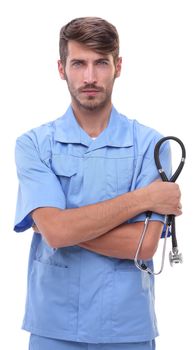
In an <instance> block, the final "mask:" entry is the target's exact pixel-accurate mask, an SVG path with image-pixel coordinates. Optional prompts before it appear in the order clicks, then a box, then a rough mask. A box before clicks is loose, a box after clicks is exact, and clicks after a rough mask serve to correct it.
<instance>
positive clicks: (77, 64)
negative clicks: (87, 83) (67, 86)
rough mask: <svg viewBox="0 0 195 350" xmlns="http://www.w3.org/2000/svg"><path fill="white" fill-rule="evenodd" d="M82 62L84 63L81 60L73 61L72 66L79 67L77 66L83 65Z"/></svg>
mask: <svg viewBox="0 0 195 350" xmlns="http://www.w3.org/2000/svg"><path fill="white" fill-rule="evenodd" d="M83 64H84V63H83V62H82V61H73V62H72V67H75V68H79V67H81V66H83Z"/></svg>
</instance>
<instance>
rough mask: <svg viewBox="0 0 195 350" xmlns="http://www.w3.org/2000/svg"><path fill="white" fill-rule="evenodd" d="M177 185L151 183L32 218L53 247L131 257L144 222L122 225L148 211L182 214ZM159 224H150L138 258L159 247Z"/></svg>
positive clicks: (41, 210) (38, 212)
mask: <svg viewBox="0 0 195 350" xmlns="http://www.w3.org/2000/svg"><path fill="white" fill-rule="evenodd" d="M180 196H181V195H180V190H179V187H178V185H177V184H174V183H162V182H154V183H152V184H150V185H149V186H147V187H145V188H142V189H139V190H136V191H133V192H130V193H126V194H123V195H121V196H118V197H116V198H114V199H110V200H107V201H104V202H101V203H97V204H93V205H88V206H84V207H81V208H76V209H66V210H61V209H57V208H38V209H35V210H34V211H33V212H32V218H33V220H34V222H35V224H36V226H37V229H38V232H40V233H41V234H42V235H43V236H44V237H45V239H46V241H47V242H48V244H49V245H50V246H52V247H55V248H59V247H64V246H71V245H80V246H82V247H84V248H86V249H89V250H91V251H94V252H97V253H100V254H103V255H107V256H112V257H118V258H121V259H126V258H129V259H131V258H133V257H134V256H135V251H136V248H137V245H138V241H139V238H140V234H141V231H142V227H143V223H141V222H139V223H132V224H124V222H126V221H127V220H128V219H129V218H132V217H134V216H136V215H138V214H140V213H142V212H145V211H147V210H150V211H154V212H158V213H160V214H174V215H180V214H181V209H180V208H181V206H180ZM161 230H162V223H160V222H151V224H150V225H149V229H148V232H147V235H146V239H145V240H144V244H143V247H142V249H141V252H140V256H139V258H140V259H149V258H151V257H152V256H153V255H154V253H155V251H156V248H157V246H158V241H159V238H160V235H161Z"/></svg>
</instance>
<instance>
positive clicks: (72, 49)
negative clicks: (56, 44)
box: [67, 40, 113, 61]
mask: <svg viewBox="0 0 195 350" xmlns="http://www.w3.org/2000/svg"><path fill="white" fill-rule="evenodd" d="M100 58H106V59H108V60H110V61H113V56H112V54H107V53H105V54H104V53H98V52H96V51H94V50H92V49H90V48H89V47H87V46H86V45H84V44H81V43H78V42H77V41H74V40H70V41H69V42H68V55H67V59H68V60H74V59H81V60H98V59H100Z"/></svg>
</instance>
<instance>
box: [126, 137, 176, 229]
mask: <svg viewBox="0 0 195 350" xmlns="http://www.w3.org/2000/svg"><path fill="white" fill-rule="evenodd" d="M160 138H161V135H160V134H159V135H158V134H157V135H156V136H155V137H154V138H153V140H152V142H150V144H149V146H148V147H147V150H146V152H145V153H144V154H140V155H138V157H137V164H136V168H135V180H134V189H139V188H142V187H145V186H147V185H149V184H150V183H152V182H153V181H155V180H157V179H159V178H160V175H159V172H158V170H157V168H156V164H155V160H154V148H155V144H156V143H157V142H158V140H159V139H160ZM159 157H160V162H161V165H162V167H163V169H164V170H165V172H166V175H167V177H168V178H170V177H171V169H172V166H171V151H170V145H169V142H165V143H164V144H162V146H161V147H160V155H159ZM145 218H146V213H142V214H140V215H137V216H136V217H134V218H133V219H130V220H129V223H130V222H137V221H145ZM151 220H153V221H161V222H163V223H164V220H165V216H163V215H159V214H157V213H152V216H151Z"/></svg>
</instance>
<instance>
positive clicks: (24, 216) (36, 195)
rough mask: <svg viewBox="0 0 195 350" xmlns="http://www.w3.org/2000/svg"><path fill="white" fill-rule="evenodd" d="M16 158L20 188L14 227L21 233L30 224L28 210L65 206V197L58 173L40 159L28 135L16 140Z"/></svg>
mask: <svg viewBox="0 0 195 350" xmlns="http://www.w3.org/2000/svg"><path fill="white" fill-rule="evenodd" d="M15 158H16V168H17V175H18V179H19V188H18V198H17V204H16V215H15V223H14V230H15V231H16V232H21V231H25V230H27V229H28V228H30V227H31V226H32V224H33V220H32V217H31V215H30V213H31V212H32V211H33V210H34V209H36V208H40V207H56V208H60V209H65V207H66V198H65V195H64V192H63V190H62V188H61V185H60V182H59V180H58V178H57V176H56V175H55V173H54V172H53V171H52V170H51V168H50V167H49V166H48V164H47V163H46V162H45V161H44V160H43V159H41V156H40V152H39V147H38V146H37V144H36V141H35V140H34V139H33V138H32V137H31V136H30V135H29V134H24V135H22V136H21V137H19V138H18V139H17V141H16V149H15Z"/></svg>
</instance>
